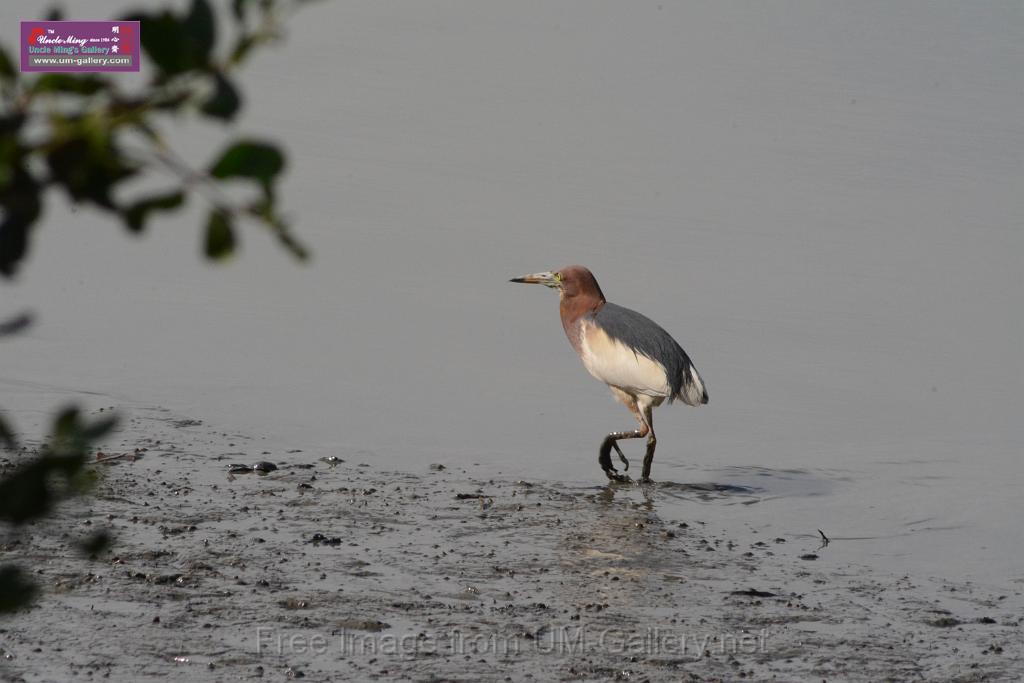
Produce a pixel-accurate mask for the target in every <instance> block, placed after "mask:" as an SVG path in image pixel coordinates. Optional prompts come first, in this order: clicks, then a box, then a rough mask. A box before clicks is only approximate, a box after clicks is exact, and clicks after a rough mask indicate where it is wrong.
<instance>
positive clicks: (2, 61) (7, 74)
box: [0, 46, 18, 81]
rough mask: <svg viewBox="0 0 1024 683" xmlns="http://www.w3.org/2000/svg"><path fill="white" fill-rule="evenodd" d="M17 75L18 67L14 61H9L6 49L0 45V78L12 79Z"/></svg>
mask: <svg viewBox="0 0 1024 683" xmlns="http://www.w3.org/2000/svg"><path fill="white" fill-rule="evenodd" d="M17 77H18V69H17V68H16V67H15V66H14V62H12V61H11V57H10V55H8V54H7V50H5V49H3V47H2V46H0V80H3V81H13V80H15V79H16V78H17Z"/></svg>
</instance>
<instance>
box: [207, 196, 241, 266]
mask: <svg viewBox="0 0 1024 683" xmlns="http://www.w3.org/2000/svg"><path fill="white" fill-rule="evenodd" d="M234 250H235V234H234V231H233V230H232V228H231V217H230V216H229V215H228V214H227V213H225V212H224V211H222V210H220V209H214V210H212V211H211V212H210V219H209V221H207V223H206V249H205V251H206V257H207V258H210V259H213V260H215V261H222V260H224V259H226V258H227V257H228V256H231V254H232V252H234Z"/></svg>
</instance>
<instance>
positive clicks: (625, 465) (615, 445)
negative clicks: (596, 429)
mask: <svg viewBox="0 0 1024 683" xmlns="http://www.w3.org/2000/svg"><path fill="white" fill-rule="evenodd" d="M612 448H614V449H615V452H616V453H618V454H619V460H621V461H622V469H623V470H624V471H626V472H628V471H629V461H628V460H626V455H625V454H624V453H623V452H622V449H621V448H619V444H618V442H617V441H612ZM609 460H610V458H609Z"/></svg>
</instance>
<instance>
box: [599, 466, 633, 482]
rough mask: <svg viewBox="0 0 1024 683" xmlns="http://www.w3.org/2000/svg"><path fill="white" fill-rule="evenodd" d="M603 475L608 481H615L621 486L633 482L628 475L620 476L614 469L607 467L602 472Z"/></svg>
mask: <svg viewBox="0 0 1024 683" xmlns="http://www.w3.org/2000/svg"><path fill="white" fill-rule="evenodd" d="M604 473H605V475H606V476H607V477H608V479H609V480H610V481H617V482H619V483H621V484H625V483H628V482H631V481H633V480H632V479H630V478H629V475H628V474H620V473H619V471H618V470H617V469H615V468H614V467H609V468H608V469H606V470H605V471H604Z"/></svg>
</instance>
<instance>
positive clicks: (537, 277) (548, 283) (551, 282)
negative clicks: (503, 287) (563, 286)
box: [509, 272, 561, 288]
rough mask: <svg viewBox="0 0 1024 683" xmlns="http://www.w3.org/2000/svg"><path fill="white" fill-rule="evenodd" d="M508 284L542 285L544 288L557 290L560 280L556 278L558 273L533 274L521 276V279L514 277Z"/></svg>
mask: <svg viewBox="0 0 1024 683" xmlns="http://www.w3.org/2000/svg"><path fill="white" fill-rule="evenodd" d="M509 282H525V283H527V284H531V285H544V286H545V287H552V288H557V287H558V286H559V285H560V283H561V280H560V279H559V277H558V273H550V272H548V273H534V274H533V275H523V276H522V277H514V278H512V279H511V280H509Z"/></svg>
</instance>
